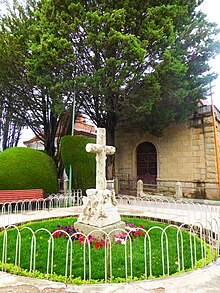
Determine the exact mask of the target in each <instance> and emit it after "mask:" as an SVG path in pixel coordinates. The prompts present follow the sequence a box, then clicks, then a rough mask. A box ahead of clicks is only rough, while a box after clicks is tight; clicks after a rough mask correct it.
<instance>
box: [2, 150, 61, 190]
mask: <svg viewBox="0 0 220 293" xmlns="http://www.w3.org/2000/svg"><path fill="white" fill-rule="evenodd" d="M0 178H1V180H0V189H1V190H10V189H12V190H13V189H15V190H19V189H36V188H40V189H43V190H44V193H55V192H57V188H58V186H57V174H56V168H55V164H54V161H53V160H52V159H51V158H50V157H49V156H48V155H46V154H45V153H43V152H41V151H37V150H33V149H29V148H23V147H15V148H9V149H7V150H5V151H3V152H0Z"/></svg>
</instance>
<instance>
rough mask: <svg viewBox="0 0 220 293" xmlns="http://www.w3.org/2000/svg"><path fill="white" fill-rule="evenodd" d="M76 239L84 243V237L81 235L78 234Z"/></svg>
mask: <svg viewBox="0 0 220 293" xmlns="http://www.w3.org/2000/svg"><path fill="white" fill-rule="evenodd" d="M78 239H79V242H80V243H81V244H84V237H83V236H82V235H79V238H78Z"/></svg>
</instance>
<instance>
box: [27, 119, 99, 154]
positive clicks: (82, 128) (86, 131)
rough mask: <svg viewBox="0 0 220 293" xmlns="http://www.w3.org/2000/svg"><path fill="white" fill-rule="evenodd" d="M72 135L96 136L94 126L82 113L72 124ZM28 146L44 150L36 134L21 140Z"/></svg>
mask: <svg viewBox="0 0 220 293" xmlns="http://www.w3.org/2000/svg"><path fill="white" fill-rule="evenodd" d="M74 135H83V136H86V137H93V138H95V137H96V128H95V126H94V125H91V124H89V123H88V122H87V121H86V119H85V118H84V117H83V115H79V116H78V117H77V118H76V121H75V124H74ZM23 144H24V145H26V146H27V147H28V148H32V149H36V150H44V143H43V141H42V140H40V139H39V138H38V137H37V136H34V137H33V138H31V139H30V140H28V141H24V142H23ZM56 146H57V138H55V147H56Z"/></svg>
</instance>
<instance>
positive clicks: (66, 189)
mask: <svg viewBox="0 0 220 293" xmlns="http://www.w3.org/2000/svg"><path fill="white" fill-rule="evenodd" d="M63 190H64V194H67V193H68V190H69V179H65V180H64V182H63Z"/></svg>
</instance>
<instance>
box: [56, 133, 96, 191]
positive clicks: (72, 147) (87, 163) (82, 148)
mask: <svg viewBox="0 0 220 293" xmlns="http://www.w3.org/2000/svg"><path fill="white" fill-rule="evenodd" d="M87 143H95V139H94V138H88V137H85V136H82V135H77V136H64V137H62V138H61V144H60V148H61V156H62V160H63V164H64V167H65V170H66V173H67V175H68V176H69V166H70V164H72V166H73V181H72V182H73V184H72V186H73V189H82V191H83V193H85V190H86V189H88V188H95V176H96V162H95V154H92V153H87V152H86V144H87Z"/></svg>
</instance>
